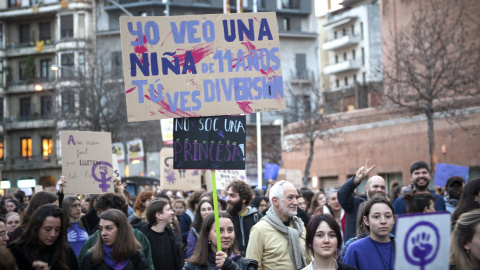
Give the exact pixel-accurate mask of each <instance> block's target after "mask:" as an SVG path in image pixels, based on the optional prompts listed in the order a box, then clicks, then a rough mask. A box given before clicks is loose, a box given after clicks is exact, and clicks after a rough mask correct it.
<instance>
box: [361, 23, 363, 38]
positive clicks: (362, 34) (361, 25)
mask: <svg viewBox="0 0 480 270" xmlns="http://www.w3.org/2000/svg"><path fill="white" fill-rule="evenodd" d="M360 37H361V38H362V39H363V22H361V23H360Z"/></svg>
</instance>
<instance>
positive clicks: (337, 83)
mask: <svg viewBox="0 0 480 270" xmlns="http://www.w3.org/2000/svg"><path fill="white" fill-rule="evenodd" d="M335 84H336V85H337V87H340V80H339V79H337V80H336V81H335Z"/></svg>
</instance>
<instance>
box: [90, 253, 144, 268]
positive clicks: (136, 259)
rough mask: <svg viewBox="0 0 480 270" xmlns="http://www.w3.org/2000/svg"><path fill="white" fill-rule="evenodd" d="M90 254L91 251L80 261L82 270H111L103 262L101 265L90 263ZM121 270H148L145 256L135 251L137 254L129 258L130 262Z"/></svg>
mask: <svg viewBox="0 0 480 270" xmlns="http://www.w3.org/2000/svg"><path fill="white" fill-rule="evenodd" d="M92 254H93V251H90V252H88V253H87V254H85V257H84V258H83V261H82V267H81V269H82V270H111V269H113V268H111V267H110V266H108V265H107V264H106V263H105V262H102V264H94V263H93V261H92ZM123 270H148V263H147V259H146V258H145V255H143V252H142V251H141V250H137V253H135V255H133V256H132V257H130V261H129V262H128V264H127V265H126V266H125V268H123Z"/></svg>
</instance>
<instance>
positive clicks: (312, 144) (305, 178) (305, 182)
mask: <svg viewBox="0 0 480 270" xmlns="http://www.w3.org/2000/svg"><path fill="white" fill-rule="evenodd" d="M309 147H310V149H309V150H310V151H309V153H308V159H307V164H306V165H305V172H304V176H303V186H304V187H307V186H308V176H309V175H310V167H311V166H312V160H313V154H314V151H313V148H314V147H315V139H313V140H310V143H309Z"/></svg>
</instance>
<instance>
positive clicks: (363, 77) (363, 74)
mask: <svg viewBox="0 0 480 270" xmlns="http://www.w3.org/2000/svg"><path fill="white" fill-rule="evenodd" d="M362 81H363V85H365V83H366V82H367V74H366V73H365V72H363V73H362Z"/></svg>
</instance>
